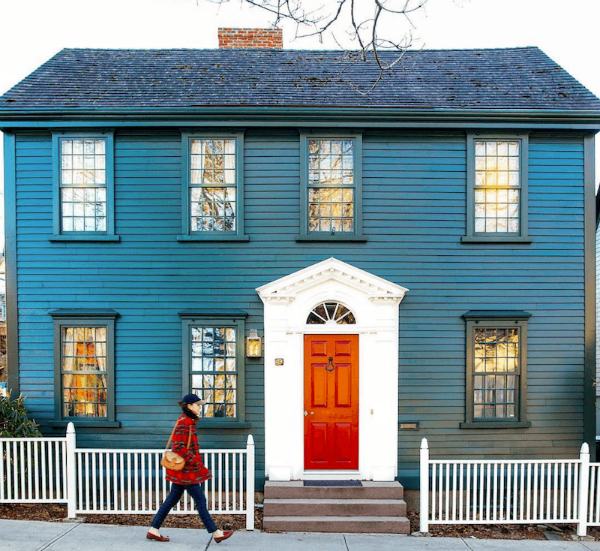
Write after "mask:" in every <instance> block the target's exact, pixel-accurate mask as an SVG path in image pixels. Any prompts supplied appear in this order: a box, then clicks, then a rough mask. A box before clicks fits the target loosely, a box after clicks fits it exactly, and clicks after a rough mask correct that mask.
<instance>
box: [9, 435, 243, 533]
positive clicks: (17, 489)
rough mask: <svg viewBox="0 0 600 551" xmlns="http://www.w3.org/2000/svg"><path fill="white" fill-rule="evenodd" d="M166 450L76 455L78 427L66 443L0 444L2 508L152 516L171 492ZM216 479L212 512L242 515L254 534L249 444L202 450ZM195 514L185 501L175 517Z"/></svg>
mask: <svg viewBox="0 0 600 551" xmlns="http://www.w3.org/2000/svg"><path fill="white" fill-rule="evenodd" d="M163 451H164V450H140V449H130V450H125V449H104V448H101V449H91V448H77V441H76V434H75V427H74V426H73V423H69V425H68V427H67V433H66V437H64V438H0V503H66V504H67V509H68V517H69V518H74V517H75V516H76V515H77V514H86V515H89V514H112V515H115V514H117V515H118V514H153V513H155V512H156V511H157V510H158V508H159V507H160V504H161V503H162V502H163V501H164V500H165V498H166V497H167V495H168V493H169V484H167V481H166V479H165V470H164V468H163V467H162V466H161V465H160V459H161V457H162V454H163ZM201 454H202V458H203V461H204V464H205V465H206V467H208V469H209V470H210V471H211V472H212V474H213V477H212V478H211V479H210V480H207V481H206V482H204V484H203V490H204V493H205V495H206V497H207V502H208V509H209V512H210V513H211V514H213V515H219V514H243V515H246V529H247V530H253V529H254V475H255V462H254V461H255V458H254V439H253V438H252V435H249V436H248V440H247V444H246V448H245V449H237V450H236V449H221V450H212V449H211V450H201ZM172 513H175V514H194V513H196V510H195V508H194V505H193V502H192V500H191V498H190V497H189V496H188V495H187V493H186V494H185V495H184V497H183V498H182V500H181V501H180V503H179V504H178V505H177V506H176V507H175V508H174V509H173V510H172Z"/></svg>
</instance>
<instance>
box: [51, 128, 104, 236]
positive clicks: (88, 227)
mask: <svg viewBox="0 0 600 551" xmlns="http://www.w3.org/2000/svg"><path fill="white" fill-rule="evenodd" d="M60 161H61V163H60V165H61V166H60V212H61V232H62V233H65V232H72V231H76V232H106V140H105V139H83V138H77V139H74V138H62V139H61V140H60Z"/></svg>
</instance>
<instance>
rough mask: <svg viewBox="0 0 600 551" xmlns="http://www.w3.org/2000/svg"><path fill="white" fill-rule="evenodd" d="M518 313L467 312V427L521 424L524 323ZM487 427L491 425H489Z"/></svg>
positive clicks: (524, 376) (522, 314) (523, 386)
mask: <svg viewBox="0 0 600 551" xmlns="http://www.w3.org/2000/svg"><path fill="white" fill-rule="evenodd" d="M529 316H530V314H528V313H527V312H522V311H500V312H494V311H471V312H467V313H466V314H464V316H463V317H464V318H465V319H466V321H467V408H466V417H467V425H475V426H476V425H477V424H482V423H483V424H485V425H486V426H493V424H498V423H501V422H504V423H507V422H508V423H510V424H511V425H514V424H516V423H524V422H525V421H526V420H525V398H526V397H525V392H524V388H526V377H527V351H526V348H527V323H528V322H527V320H528V318H529ZM490 424H491V425H490Z"/></svg>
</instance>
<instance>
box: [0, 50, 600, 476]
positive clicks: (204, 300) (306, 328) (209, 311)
mask: <svg viewBox="0 0 600 551" xmlns="http://www.w3.org/2000/svg"><path fill="white" fill-rule="evenodd" d="M375 78H376V70H375V69H374V68H373V67H372V66H371V65H366V64H355V65H352V64H349V62H348V61H347V60H346V58H345V56H344V55H343V53H341V52H332V51H284V50H253V49H247V50H240V49H227V50H140V51H134V50H71V49H67V50H63V51H61V52H60V53H58V54H57V55H56V56H55V57H53V58H52V59H51V60H50V61H48V62H47V63H45V64H44V65H42V66H41V67H40V68H39V69H38V70H36V71H35V72H34V73H32V74H31V75H30V76H29V77H27V78H26V79H25V80H24V81H23V82H21V83H20V84H18V85H17V86H15V87H14V88H13V89H12V90H10V91H9V92H7V93H6V94H5V95H4V96H2V97H1V98H0V127H1V129H2V130H3V131H4V132H5V171H6V216H7V266H8V271H7V281H8V324H9V325H8V330H9V332H8V337H9V350H8V353H9V366H10V372H9V386H11V388H13V390H20V391H21V392H23V393H24V394H25V395H26V396H27V399H28V401H27V404H28V409H29V411H30V413H31V415H32V417H34V418H35V420H36V421H37V422H38V423H39V424H40V425H41V427H42V431H43V432H44V433H45V434H52V433H62V432H63V431H64V427H65V425H66V423H67V422H68V421H74V422H75V423H76V424H77V425H78V442H79V443H80V444H81V445H82V446H86V445H87V446H92V445H93V446H94V447H97V446H104V447H115V446H116V447H131V446H137V447H144V448H149V447H160V446H162V445H164V443H165V441H166V439H167V437H168V434H169V431H170V428H171V426H172V422H173V418H174V415H175V414H176V413H177V406H176V402H177V400H178V399H179V398H180V396H181V395H182V394H185V393H187V392H189V391H193V392H197V393H199V394H201V395H203V396H204V397H207V398H208V399H209V403H208V404H207V405H206V406H205V409H204V419H203V420H202V421H201V422H200V427H201V430H202V444H203V446H207V447H210V446H216V447H243V446H244V444H245V442H246V438H247V435H248V434H250V433H251V434H253V435H254V438H255V440H256V443H257V468H258V472H259V481H258V482H259V488H260V484H261V482H262V480H264V477H265V476H266V477H269V478H271V479H274V480H285V479H290V478H291V479H302V478H307V477H308V478H319V477H320V478H325V479H327V478H331V477H333V476H337V477H341V478H344V477H346V478H361V479H367V480H390V479H394V478H395V477H398V478H399V480H400V481H401V482H403V483H404V484H405V485H408V486H410V485H416V484H418V459H419V445H420V440H421V438H423V437H427V438H428V440H429V442H430V446H431V450H432V456H433V457H436V456H437V457H442V456H443V457H447V456H451V457H456V458H467V457H468V458H483V457H488V458H491V457H493V458H563V457H571V458H572V457H576V456H577V454H578V451H579V448H580V445H581V442H582V441H584V440H586V441H588V442H590V443H591V442H593V441H594V436H595V417H594V390H593V387H592V379H593V377H594V370H595V357H594V338H595V319H594V313H595V304H594V220H595V214H594V174H593V166H594V147H593V140H594V134H595V133H596V131H597V130H598V129H599V128H600V100H598V99H597V98H596V97H594V96H593V95H592V94H591V93H590V92H589V91H588V90H586V89H585V88H584V87H583V86H581V85H580V84H579V83H578V82H577V81H575V80H574V79H573V78H572V77H571V76H569V74H568V73H567V72H566V71H564V70H563V69H561V68H560V67H559V66H557V65H556V64H555V63H554V62H553V61H552V60H550V59H549V58H548V57H546V56H545V55H544V54H543V53H542V52H541V51H540V50H538V49H536V48H515V49H501V50H451V51H417V52H409V53H407V54H406V56H405V57H404V63H403V67H402V68H399V69H398V70H396V71H394V72H393V74H390V75H386V77H385V78H384V80H383V81H382V82H380V83H379V84H378V85H377V86H376V87H375V89H374V90H373V91H372V92H371V93H370V94H368V95H361V94H358V93H357V92H355V91H354V90H353V89H352V88H351V87H350V86H349V85H348V83H347V82H345V81H344V80H345V79H347V80H349V81H352V82H353V83H354V84H358V85H359V86H364V87H368V86H369V85H370V83H371V82H373V80H374V79H375ZM253 331H256V332H257V334H258V336H259V337H262V338H263V343H262V344H264V349H263V352H262V353H259V354H261V355H259V357H247V356H248V355H249V354H248V353H247V350H246V344H247V343H246V339H247V338H251V337H253V333H252V332H253ZM258 344H260V343H259V342H258V341H257V340H256V339H254V340H253V342H251V343H248V348H253V349H255V348H257V345H258Z"/></svg>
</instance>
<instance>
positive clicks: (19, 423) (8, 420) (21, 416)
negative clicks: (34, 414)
mask: <svg viewBox="0 0 600 551" xmlns="http://www.w3.org/2000/svg"><path fill="white" fill-rule="evenodd" d="M24 402H25V398H23V395H22V394H21V395H20V396H19V397H18V398H15V399H14V400H11V399H10V395H9V396H8V397H0V438H32V437H36V436H41V435H42V434H41V433H40V431H39V430H38V425H37V423H36V422H35V421H34V420H33V419H29V418H28V417H27V409H26V408H25V404H24Z"/></svg>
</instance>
